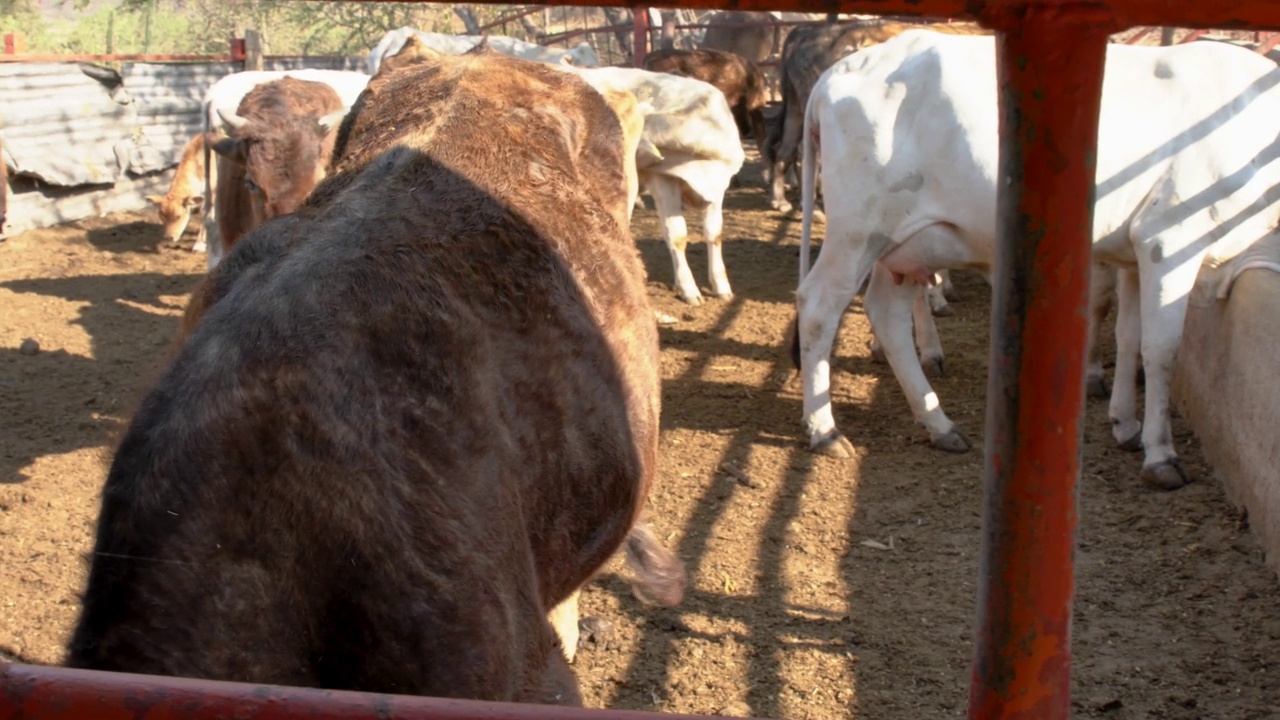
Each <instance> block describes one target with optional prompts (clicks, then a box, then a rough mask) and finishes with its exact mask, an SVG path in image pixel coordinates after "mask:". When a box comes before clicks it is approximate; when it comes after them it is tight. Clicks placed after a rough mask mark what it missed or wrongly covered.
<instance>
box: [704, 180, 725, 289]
mask: <svg viewBox="0 0 1280 720" xmlns="http://www.w3.org/2000/svg"><path fill="white" fill-rule="evenodd" d="M723 232H724V208H723V200H716V201H715V202H713V203H708V204H707V209H706V210H704V211H703V213H702V234H703V235H705V236H706V238H707V275H708V278H709V279H710V281H711V294H712V295H715V296H716V297H720V298H724V299H726V300H728V299H729V298H732V297H733V289H732V288H730V287H729V273H728V272H727V271H726V270H725V269H724V247H723V245H722V244H721V241H722V240H723V239H724V238H723V237H722V235H723Z"/></svg>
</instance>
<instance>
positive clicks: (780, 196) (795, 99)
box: [761, 20, 989, 213]
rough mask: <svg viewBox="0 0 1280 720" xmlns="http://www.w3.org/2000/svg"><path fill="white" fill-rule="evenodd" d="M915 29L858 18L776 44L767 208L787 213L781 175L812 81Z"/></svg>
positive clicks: (806, 29)
mask: <svg viewBox="0 0 1280 720" xmlns="http://www.w3.org/2000/svg"><path fill="white" fill-rule="evenodd" d="M919 27H924V26H922V25H920V24H918V23H904V22H897V21H891V20H885V21H879V20H869V21H868V20H858V21H854V22H849V23H840V24H838V25H805V26H801V27H797V28H796V29H795V30H794V31H793V32H791V34H789V35H788V36H787V39H786V42H785V43H784V44H783V46H782V61H781V68H782V109H781V111H780V112H779V113H778V116H777V118H776V120H775V121H774V122H771V123H769V125H768V132H767V136H766V138H765V142H764V150H763V151H762V152H761V155H762V157H763V159H764V162H765V167H766V168H768V169H769V175H770V190H769V204H770V205H771V206H773V208H774V209H775V210H779V211H781V212H784V213H786V212H791V209H792V208H791V203H790V202H788V201H787V196H786V173H787V169H788V167H789V166H790V165H792V164H794V163H795V162H796V160H797V159H798V158H797V150H798V149H799V147H800V136H801V134H802V133H803V132H804V111H805V106H806V105H807V104H808V102H809V92H810V91H811V90H813V86H814V84H815V83H817V82H818V77H819V76H821V75H822V73H823V72H824V71H825V70H826V69H827V68H829V67H831V66H832V65H835V64H836V62H837V61H838V60H839V59H840V58H842V57H844V56H845V55H848V54H850V53H853V52H857V51H858V50H861V49H863V48H866V47H871V46H872V45H878V44H880V43H882V42H884V41H885V40H888V39H889V38H891V37H893V36H895V35H897V34H899V33H901V32H905V31H907V30H910V29H912V28H919ZM927 27H928V29H930V30H933V31H935V32H941V33H950V34H956V35H976V34H985V33H987V32H989V31H987V30H984V29H982V28H980V27H978V26H977V25H974V24H971V23H949V24H948V23H942V24H934V25H928V26H927Z"/></svg>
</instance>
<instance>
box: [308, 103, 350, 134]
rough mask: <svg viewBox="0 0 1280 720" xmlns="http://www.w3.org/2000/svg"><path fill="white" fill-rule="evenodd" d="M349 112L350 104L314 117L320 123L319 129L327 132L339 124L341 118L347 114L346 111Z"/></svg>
mask: <svg viewBox="0 0 1280 720" xmlns="http://www.w3.org/2000/svg"><path fill="white" fill-rule="evenodd" d="M349 112H351V108H350V106H348V107H344V108H341V109H338V110H334V111H333V112H331V113H329V114H328V115H323V116H321V117H318V118H316V122H317V123H319V124H320V129H321V130H324V131H325V132H328V131H330V130H332V129H334V128H335V127H337V126H339V125H341V124H342V119H343V118H345V117H346V116H347V113H349Z"/></svg>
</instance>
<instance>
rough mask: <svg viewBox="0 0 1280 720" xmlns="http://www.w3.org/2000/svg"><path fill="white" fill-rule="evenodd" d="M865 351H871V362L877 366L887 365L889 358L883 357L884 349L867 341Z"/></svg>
mask: <svg viewBox="0 0 1280 720" xmlns="http://www.w3.org/2000/svg"><path fill="white" fill-rule="evenodd" d="M867 349H868V350H870V351H871V362H873V363H875V364H877V365H887V364H888V363H889V358H888V357H886V356H885V354H884V348H883V347H881V346H880V345H877V344H876V343H875V342H873V341H871V340H868V341H867Z"/></svg>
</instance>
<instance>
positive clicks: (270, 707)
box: [0, 661, 717, 720]
mask: <svg viewBox="0 0 1280 720" xmlns="http://www.w3.org/2000/svg"><path fill="white" fill-rule="evenodd" d="M551 717H554V718H557V719H558V720H654V713H646V712H640V711H637V710H607V711H606V710H590V709H585V708H569V707H560V706H555V707H551V706H546V705H522V704H517V703H498V702H482V701H479V700H459V699H453V698H427V697H414V696H409V695H388V694H385V693H364V692H349V691H344V690H319V689H316V688H295V687H285V686H281V685H252V684H248V683H232V682H218V681H214V680H191V679H188V678H171V677H160V676H156V675H131V674H127V673H112V672H95V671H89V670H71V669H68V668H57V667H43V666H37V665H19V664H16V663H6V662H3V661H0V720H17V719H18V718H23V719H34V718H39V719H40V720H137V719H138V718H146V720H180V719H181V720H226V719H227V718H235V720H275V719H276V718H308V719H309V720H327V719H332V720H356V719H358V718H369V720H374V719H375V718H377V719H378V720H385V719H386V718H397V720H545V719H546V718H551ZM662 717H663V718H664V719H669V720H717V719H714V718H709V717H706V716H701V715H675V714H664V715H663V716H662Z"/></svg>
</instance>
